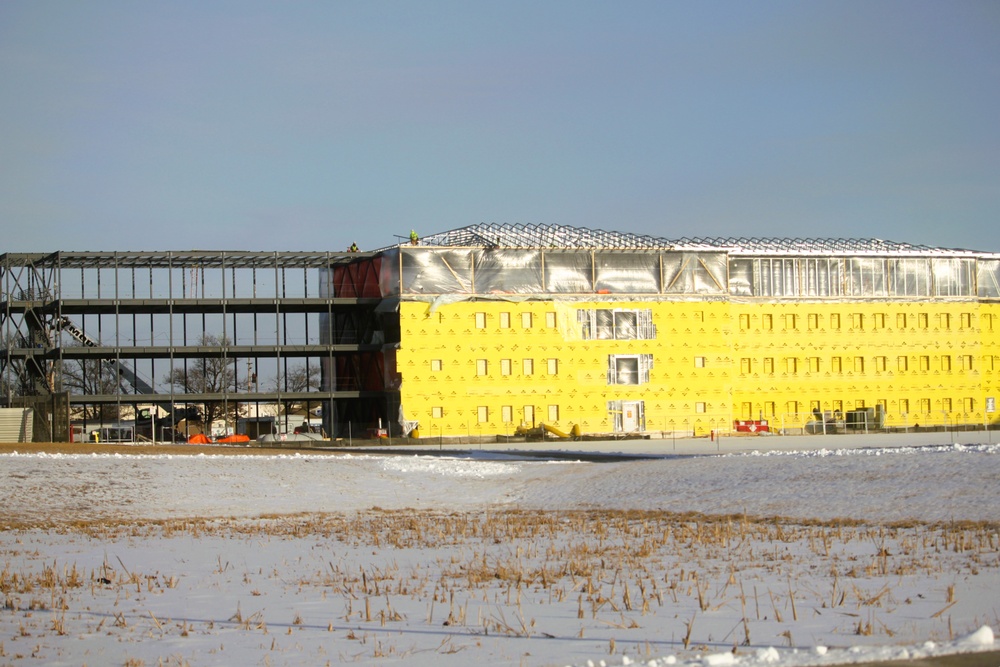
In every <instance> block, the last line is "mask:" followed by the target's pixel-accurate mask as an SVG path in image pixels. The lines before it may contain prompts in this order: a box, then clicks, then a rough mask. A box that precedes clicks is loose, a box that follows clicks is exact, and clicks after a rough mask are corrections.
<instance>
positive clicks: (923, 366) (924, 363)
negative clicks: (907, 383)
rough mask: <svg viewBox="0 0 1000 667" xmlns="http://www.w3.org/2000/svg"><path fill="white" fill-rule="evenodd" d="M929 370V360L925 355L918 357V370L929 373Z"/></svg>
mask: <svg viewBox="0 0 1000 667" xmlns="http://www.w3.org/2000/svg"><path fill="white" fill-rule="evenodd" d="M930 369H931V358H930V357H928V356H927V355H926V354H924V355H922V356H921V357H920V370H922V371H929V370H930Z"/></svg>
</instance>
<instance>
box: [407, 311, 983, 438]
mask: <svg viewBox="0 0 1000 667" xmlns="http://www.w3.org/2000/svg"><path fill="white" fill-rule="evenodd" d="M998 315H1000V306H998V305H996V304H985V303H980V302H976V301H961V302H944V301H942V302H931V301H926V302H888V301H886V302H856V303H855V302H849V301H838V302H798V301H796V302H787V303H782V302H766V303H764V302H759V301H747V302H737V301H727V300H717V301H662V300H659V301H658V300H651V301H630V302H624V301H615V300H608V301H599V300H595V301H543V300H537V301H536V300H531V301H528V300H525V301H509V302H508V301H462V302H457V303H450V304H443V305H438V306H437V307H434V308H432V307H431V306H430V304H428V303H425V302H417V301H404V302H403V303H401V304H400V311H399V317H400V329H401V341H402V342H401V344H400V348H399V351H398V353H397V368H398V371H399V372H400V373H401V377H402V385H401V403H402V407H403V411H404V415H405V417H406V419H410V420H416V421H417V422H418V423H419V429H420V433H421V435H423V436H425V437H426V436H432V437H433V436H438V435H441V436H462V435H468V436H480V435H495V434H513V433H514V431H515V430H516V429H517V428H518V427H519V426H525V427H539V426H540V425H542V424H546V425H549V426H551V427H553V428H555V429H556V430H559V431H563V432H568V431H569V430H570V429H571V428H572V427H573V426H579V428H580V429H581V431H582V432H584V433H613V432H622V431H646V432H663V433H675V434H683V435H688V434H695V435H706V434H709V433H710V432H711V431H713V430H715V431H721V432H726V431H729V430H730V429H732V427H733V424H734V420H766V421H767V422H768V423H769V426H770V428H772V429H773V430H776V429H784V430H786V431H789V430H801V429H805V428H807V427H808V423H809V421H810V420H815V419H816V415H817V414H821V415H827V418H831V417H836V418H839V419H843V418H844V417H845V415H848V413H850V412H852V411H856V410H859V409H864V408H871V409H873V410H874V411H876V414H877V415H878V422H879V424H884V425H885V426H887V427H913V426H917V425H919V426H940V425H949V426H955V425H960V424H983V423H984V422H992V421H994V420H995V418H996V415H995V414H994V413H991V412H988V409H990V408H991V407H992V403H993V400H992V399H993V398H994V397H995V395H996V392H997V390H998V389H1000V387H998V383H997V380H996V378H997V369H998V365H1000V344H998V337H997V329H996V327H997V326H1000V321H998V319H997V317H998ZM874 425H875V424H872V426H874Z"/></svg>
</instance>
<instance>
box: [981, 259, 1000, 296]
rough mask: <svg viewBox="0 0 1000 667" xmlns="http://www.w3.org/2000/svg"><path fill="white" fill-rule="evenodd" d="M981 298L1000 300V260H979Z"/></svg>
mask: <svg viewBox="0 0 1000 667" xmlns="http://www.w3.org/2000/svg"><path fill="white" fill-rule="evenodd" d="M978 268H979V275H978V279H977V280H976V282H977V283H978V285H979V296H980V297H982V298H984V299H1000V259H990V260H982V259H981V260H979V265H978Z"/></svg>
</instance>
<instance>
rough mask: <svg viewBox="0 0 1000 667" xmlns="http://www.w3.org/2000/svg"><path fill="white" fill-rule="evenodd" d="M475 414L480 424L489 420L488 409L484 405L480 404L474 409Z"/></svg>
mask: <svg viewBox="0 0 1000 667" xmlns="http://www.w3.org/2000/svg"><path fill="white" fill-rule="evenodd" d="M476 414H477V417H478V420H479V423H480V424H485V423H486V422H488V421H489V420H490V409H489V407H487V406H485V405H480V406H479V408H478V409H477V410H476Z"/></svg>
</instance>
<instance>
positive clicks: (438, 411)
mask: <svg viewBox="0 0 1000 667" xmlns="http://www.w3.org/2000/svg"><path fill="white" fill-rule="evenodd" d="M441 417H444V408H442V407H440V406H437V405H435V406H434V407H432V408H431V418H433V419H441Z"/></svg>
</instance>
